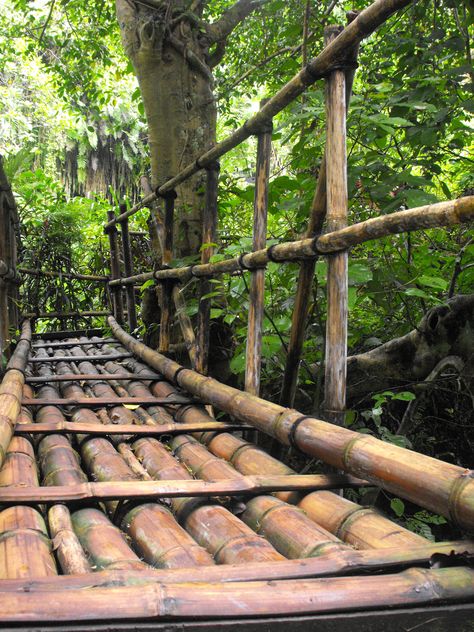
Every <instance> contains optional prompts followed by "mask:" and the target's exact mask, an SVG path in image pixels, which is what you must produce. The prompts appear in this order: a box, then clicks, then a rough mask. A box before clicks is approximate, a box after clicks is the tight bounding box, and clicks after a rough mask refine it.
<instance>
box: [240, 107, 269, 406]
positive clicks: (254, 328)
mask: <svg viewBox="0 0 474 632" xmlns="http://www.w3.org/2000/svg"><path fill="white" fill-rule="evenodd" d="M265 103H266V100H263V101H262V102H261V103H260V107H263V106H264V105H265ZM272 129H273V127H272V124H271V123H269V124H268V123H267V125H266V127H265V128H264V129H262V130H261V131H260V133H259V134H258V141H257V164H256V173H255V196H254V203H253V241H252V250H254V251H255V250H260V249H261V248H265V245H266V243H267V212H268V178H269V176H270V157H271V151H272ZM264 308H265V268H259V269H257V270H252V272H251V273H250V294H249V317H248V329H247V351H246V356H245V358H246V359H245V390H246V391H247V392H248V393H250V394H251V395H258V394H259V392H260V370H261V364H262V327H263V312H264Z"/></svg>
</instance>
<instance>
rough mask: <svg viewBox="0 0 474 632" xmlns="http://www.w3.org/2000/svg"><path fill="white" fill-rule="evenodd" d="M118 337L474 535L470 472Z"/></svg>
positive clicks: (203, 390)
mask: <svg viewBox="0 0 474 632" xmlns="http://www.w3.org/2000/svg"><path fill="white" fill-rule="evenodd" d="M108 323H109V325H110V327H111V329H112V332H113V334H114V335H115V336H116V338H118V340H120V342H122V343H123V345H124V346H125V347H126V348H128V349H130V350H131V351H132V352H133V353H134V354H135V355H137V356H138V357H139V358H141V359H142V360H144V361H145V362H146V363H147V364H148V365H149V366H151V367H152V368H153V369H155V370H157V371H159V372H161V373H162V374H163V375H164V376H165V377H166V378H167V379H168V380H170V381H171V382H174V383H175V384H178V385H179V386H180V387H181V388H183V389H185V390H187V391H188V392H189V393H191V394H192V395H194V396H196V397H199V398H200V399H202V400H204V401H207V402H209V403H210V404H212V405H213V406H216V407H217V408H219V409H221V410H223V411H224V412H226V413H228V414H230V415H233V416H234V417H236V418H237V419H240V420H241V421H244V422H246V423H249V424H251V425H252V426H255V427H256V428H257V429H259V430H261V431H262V432H265V433H266V434H268V435H270V436H272V437H274V438H275V439H277V440H278V441H280V442H281V443H283V444H284V445H293V446H295V447H297V448H299V449H300V450H301V451H302V452H304V453H305V454H309V455H311V456H315V457H317V458H320V459H322V460H323V461H325V462H326V463H328V464H329V465H332V466H334V467H336V468H338V469H341V470H345V471H346V472H349V473H351V474H354V475H355V476H360V477H362V478H364V479H367V480H368V481H371V482H372V483H374V484H375V485H378V486H381V487H383V488H384V489H386V490H388V491H390V492H392V493H394V494H396V495H399V496H401V497H403V498H406V499H408V500H410V501H411V502H414V503H416V504H419V505H421V506H422V507H425V508H426V509H429V510H431V511H434V512H436V513H440V514H441V515H443V516H446V517H448V518H450V519H452V520H455V521H456V522H457V523H458V524H459V525H460V526H462V527H464V528H466V529H468V530H469V529H471V530H474V478H473V477H472V476H471V473H470V471H469V470H466V469H463V468H462V467H459V466H456V465H452V464H450V463H445V462H443V461H439V460H437V459H433V458H431V457H428V456H425V455H423V454H418V453H416V452H413V451H411V450H407V449H406V448H401V447H399V446H396V445H393V444H389V443H386V442H384V441H381V440H379V439H376V438H374V437H371V436H368V435H365V434H360V433H358V432H354V431H352V430H348V429H346V428H342V427H339V426H334V425H333V424H330V423H328V422H325V421H323V420H321V419H317V418H315V417H311V416H307V415H301V413H299V412H298V411H295V410H292V409H288V408H283V407H282V406H279V405H278V404H272V403H271V402H268V401H265V400H263V399H260V398H258V397H255V396H252V395H249V394H248V393H244V392H242V391H239V390H238V389H235V388H232V387H231V386H227V385H224V384H221V383H220V382H218V381H217V380H215V379H213V378H210V377H205V376H203V375H200V374H199V373H196V372H195V371H192V370H191V369H185V368H184V367H182V366H180V365H179V364H178V363H177V362H174V361H173V360H171V359H169V358H167V357H165V356H163V355H161V354H160V353H158V352H156V351H153V350H152V349H150V348H149V347H146V346H145V345H144V344H143V343H141V342H138V340H136V339H134V338H133V337H132V336H130V335H129V334H127V333H126V332H125V331H124V330H123V329H122V328H121V327H120V326H119V325H118V324H117V322H116V321H115V319H113V318H112V317H109V319H108Z"/></svg>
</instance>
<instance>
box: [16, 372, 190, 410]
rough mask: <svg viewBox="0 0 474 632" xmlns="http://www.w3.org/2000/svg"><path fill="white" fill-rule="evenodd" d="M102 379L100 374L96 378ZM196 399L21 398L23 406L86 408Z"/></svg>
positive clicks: (172, 402) (177, 396) (175, 402)
mask: <svg viewBox="0 0 474 632" xmlns="http://www.w3.org/2000/svg"><path fill="white" fill-rule="evenodd" d="M95 379H96V380H99V379H100V374H98V375H97V377H96V378H95ZM194 401H195V400H193V399H190V398H189V397H184V396H183V395H176V396H174V397H169V398H168V397H161V398H160V397H114V396H112V397H61V398H55V399H53V398H51V397H47V398H44V399H43V398H34V397H33V398H31V399H30V398H26V397H24V398H23V399H22V400H21V403H22V404H23V406H36V407H37V406H48V405H49V406H84V407H85V408H102V407H103V406H111V405H117V406H118V405H120V404H136V405H137V406H138V405H140V404H151V405H162V404H181V405H183V404H191V403H193V402H194Z"/></svg>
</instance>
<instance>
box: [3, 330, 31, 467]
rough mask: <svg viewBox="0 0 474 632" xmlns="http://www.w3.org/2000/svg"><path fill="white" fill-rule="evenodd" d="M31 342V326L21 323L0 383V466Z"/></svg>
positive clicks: (12, 427)
mask: <svg viewBox="0 0 474 632" xmlns="http://www.w3.org/2000/svg"><path fill="white" fill-rule="evenodd" d="M30 344H31V327H30V324H29V322H28V321H25V322H24V323H23V325H22V333H21V337H20V340H19V342H18V344H17V347H16V349H15V351H14V352H13V355H12V357H11V358H10V360H9V362H8V365H7V372H6V374H5V377H4V378H3V381H2V383H1V385H0V468H1V467H2V465H3V462H4V460H5V456H6V452H7V450H8V446H9V445H10V441H11V438H12V436H13V432H14V430H15V424H16V422H17V418H18V415H19V413H20V411H21V398H22V395H23V385H24V383H25V377H24V373H23V372H24V370H25V367H26V363H27V361H28V354H29V352H30Z"/></svg>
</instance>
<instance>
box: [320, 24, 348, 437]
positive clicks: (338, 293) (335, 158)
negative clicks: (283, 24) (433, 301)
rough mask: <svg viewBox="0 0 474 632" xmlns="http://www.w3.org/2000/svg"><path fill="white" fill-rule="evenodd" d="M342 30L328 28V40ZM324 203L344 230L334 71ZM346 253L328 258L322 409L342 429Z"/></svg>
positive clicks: (343, 164) (342, 123)
mask: <svg viewBox="0 0 474 632" xmlns="http://www.w3.org/2000/svg"><path fill="white" fill-rule="evenodd" d="M340 31H341V29H340V27H338V26H327V27H326V29H325V36H326V38H327V39H329V40H330V39H331V38H335V37H336V36H337V34H338V33H340ZM326 200H327V202H326V203H327V213H326V215H327V227H328V230H329V231H335V230H340V229H341V228H344V227H345V226H347V205H348V198H347V155H346V77H345V73H344V70H334V71H333V72H331V73H330V74H329V76H328V78H327V83H326ZM348 292H349V286H348V253H347V250H346V251H343V252H338V253H335V254H333V255H330V256H329V257H328V272H327V319H326V353H325V363H324V367H325V380H324V405H325V415H326V417H327V418H328V419H329V420H330V421H333V422H335V423H338V424H339V425H341V424H342V423H343V421H344V409H345V407H346V374H347V317H348V297H349V294H348Z"/></svg>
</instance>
